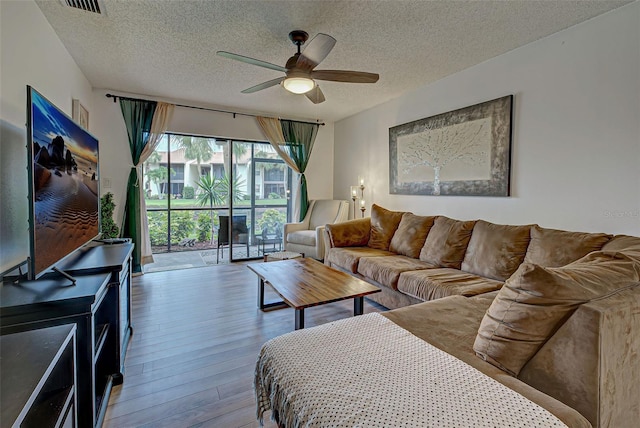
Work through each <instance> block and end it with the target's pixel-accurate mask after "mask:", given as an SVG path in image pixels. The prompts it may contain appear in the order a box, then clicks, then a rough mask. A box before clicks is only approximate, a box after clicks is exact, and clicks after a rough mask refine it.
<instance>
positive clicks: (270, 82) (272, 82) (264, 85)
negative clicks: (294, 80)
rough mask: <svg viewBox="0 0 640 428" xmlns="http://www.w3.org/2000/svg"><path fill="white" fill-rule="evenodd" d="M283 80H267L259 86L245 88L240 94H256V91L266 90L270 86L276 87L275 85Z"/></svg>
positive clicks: (280, 78) (281, 78)
mask: <svg viewBox="0 0 640 428" xmlns="http://www.w3.org/2000/svg"><path fill="white" fill-rule="evenodd" d="M283 80H284V76H282V77H278V78H277V79H273V80H268V81H266V82H263V83H260V84H259V85H256V86H252V87H250V88H247V89H245V90H244V91H242V93H243V94H251V93H253V92H258V91H261V90H263V89H267V88H270V87H272V86H276V85H277V84H279V83H280V82H282V81H283Z"/></svg>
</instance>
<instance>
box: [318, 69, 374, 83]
mask: <svg viewBox="0 0 640 428" xmlns="http://www.w3.org/2000/svg"><path fill="white" fill-rule="evenodd" d="M311 78H312V79H317V80H329V81H332V82H348V83H376V82H377V81H378V79H379V78H380V75H378V74H376V73H365V72H364V71H348V70H314V71H312V72H311Z"/></svg>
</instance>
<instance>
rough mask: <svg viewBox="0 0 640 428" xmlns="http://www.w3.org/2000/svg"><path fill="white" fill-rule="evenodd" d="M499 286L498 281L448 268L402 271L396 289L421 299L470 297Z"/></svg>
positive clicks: (500, 284)
mask: <svg viewBox="0 0 640 428" xmlns="http://www.w3.org/2000/svg"><path fill="white" fill-rule="evenodd" d="M500 287H502V282H500V281H495V280H493V279H487V278H482V277H480V276H478V275H474V274H471V273H466V272H462V271H460V270H458V269H449V268H440V269H428V270H419V271H411V272H402V273H401V274H400V278H399V279H398V291H401V292H403V293H405V294H408V295H409V296H412V297H415V298H418V299H422V300H434V299H440V298H442V297H446V296H456V295H460V296H466V297H470V296H475V295H478V294H482V293H488V292H490V291H494V290H498V289H499V288H500Z"/></svg>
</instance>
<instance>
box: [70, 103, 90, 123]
mask: <svg viewBox="0 0 640 428" xmlns="http://www.w3.org/2000/svg"><path fill="white" fill-rule="evenodd" d="M71 117H72V119H73V120H74V121H75V122H76V123H77V124H78V125H80V126H81V127H83V128H84V129H86V130H87V131H88V130H89V112H88V111H87V109H86V108H85V107H84V106H83V105H82V104H81V103H80V100H77V99H75V98H74V99H72V102H71Z"/></svg>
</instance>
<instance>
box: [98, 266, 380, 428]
mask: <svg viewBox="0 0 640 428" xmlns="http://www.w3.org/2000/svg"><path fill="white" fill-rule="evenodd" d="M257 283H258V279H257V276H256V275H255V274H254V273H253V272H251V271H250V270H249V269H248V268H247V267H246V266H245V265H243V264H233V265H224V266H213V267H205V268H196V269H185V270H176V271H167V272H154V273H148V274H145V275H143V276H139V277H136V278H134V279H133V285H132V293H133V298H132V306H133V328H134V332H133V337H132V340H131V342H130V344H129V349H128V351H127V357H126V361H125V365H126V370H125V377H124V383H123V384H122V385H120V386H117V387H114V389H113V391H112V393H111V398H110V400H109V406H108V409H107V414H106V417H105V423H104V427H107V428H111V427H118V428H120V427H225V428H226V427H257V426H258V422H257V420H256V415H255V398H254V395H253V374H254V367H255V362H256V359H257V356H258V353H259V351H260V348H261V346H262V344H263V343H264V342H266V341H267V340H269V339H271V338H273V337H275V336H278V335H281V334H284V333H287V332H290V331H292V330H293V329H294V311H293V309H291V308H287V309H280V310H275V311H270V312H261V311H260V310H258V309H257V307H256V305H257V303H256V302H257ZM267 289H268V291H267V293H266V296H267V298H266V301H267V302H268V301H272V300H278V296H277V295H276V294H275V293H274V292H273V291H272V290H271V289H270V287H267ZM383 310H385V309H384V308H383V307H381V306H379V305H377V304H375V303H372V302H370V301H368V300H366V299H365V306H364V311H365V313H368V312H379V311H383ZM350 316H353V301H352V300H346V301H342V302H336V303H330V304H327V305H322V306H317V307H313V308H309V309H307V310H306V313H305V325H306V327H307V328H308V327H312V326H314V325H319V324H324V323H326V322H329V321H333V320H337V319H342V318H347V317H350ZM265 426H267V427H269V426H274V424H272V423H271V422H270V421H268V418H267V419H265Z"/></svg>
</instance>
